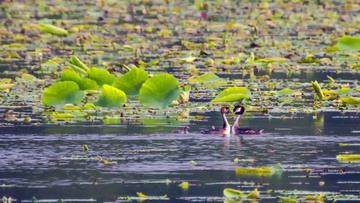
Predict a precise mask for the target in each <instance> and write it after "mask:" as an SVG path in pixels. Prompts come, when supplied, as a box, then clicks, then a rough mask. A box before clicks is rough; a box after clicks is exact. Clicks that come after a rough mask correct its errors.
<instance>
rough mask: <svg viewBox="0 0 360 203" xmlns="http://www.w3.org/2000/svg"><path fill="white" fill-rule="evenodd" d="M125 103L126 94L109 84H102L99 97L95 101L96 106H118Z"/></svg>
mask: <svg viewBox="0 0 360 203" xmlns="http://www.w3.org/2000/svg"><path fill="white" fill-rule="evenodd" d="M125 103H126V94H125V93H124V92H123V91H121V90H119V89H117V88H115V87H112V86H110V85H107V84H104V85H103V87H102V89H101V92H100V95H99V99H98V101H97V102H95V105H96V106H101V107H120V106H121V105H122V104H125Z"/></svg>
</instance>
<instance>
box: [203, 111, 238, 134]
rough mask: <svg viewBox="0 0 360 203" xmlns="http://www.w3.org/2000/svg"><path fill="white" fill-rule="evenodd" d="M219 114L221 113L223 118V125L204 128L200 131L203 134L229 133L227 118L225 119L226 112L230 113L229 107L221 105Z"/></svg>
mask: <svg viewBox="0 0 360 203" xmlns="http://www.w3.org/2000/svg"><path fill="white" fill-rule="evenodd" d="M220 111H221V114H222V119H223V123H224V124H223V127H222V128H218V129H215V128H214V127H212V129H211V130H206V131H201V133H203V134H222V135H229V134H230V130H231V128H230V125H229V122H228V120H227V119H226V114H228V113H230V112H231V111H230V109H229V107H228V106H222V107H221V110H220Z"/></svg>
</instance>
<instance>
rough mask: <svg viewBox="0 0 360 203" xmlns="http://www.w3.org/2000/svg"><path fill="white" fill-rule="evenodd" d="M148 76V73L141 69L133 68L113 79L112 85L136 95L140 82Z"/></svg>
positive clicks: (126, 92) (127, 93)
mask: <svg viewBox="0 0 360 203" xmlns="http://www.w3.org/2000/svg"><path fill="white" fill-rule="evenodd" d="M148 77H149V76H148V73H147V72H146V71H144V70H143V69H140V68H133V69H131V70H130V71H129V72H127V73H126V74H125V75H123V76H122V77H121V78H119V79H117V80H115V81H114V83H113V86H114V87H116V88H118V89H120V90H122V91H124V92H125V94H126V95H138V94H139V92H140V88H141V86H142V84H143V83H144V82H145V81H146V80H147V79H148Z"/></svg>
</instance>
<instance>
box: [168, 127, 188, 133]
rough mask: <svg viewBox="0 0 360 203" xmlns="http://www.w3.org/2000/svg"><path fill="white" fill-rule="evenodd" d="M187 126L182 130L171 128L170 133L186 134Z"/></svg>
mask: <svg viewBox="0 0 360 203" xmlns="http://www.w3.org/2000/svg"><path fill="white" fill-rule="evenodd" d="M188 129H190V128H189V126H185V127H184V129H183V130H173V131H172V133H177V134H188V133H189V132H188V131H187V130H188Z"/></svg>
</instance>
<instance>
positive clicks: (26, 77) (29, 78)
mask: <svg viewBox="0 0 360 203" xmlns="http://www.w3.org/2000/svg"><path fill="white" fill-rule="evenodd" d="M21 78H22V79H23V80H25V81H35V80H36V77H35V76H33V75H31V74H28V73H24V74H22V76H21Z"/></svg>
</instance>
